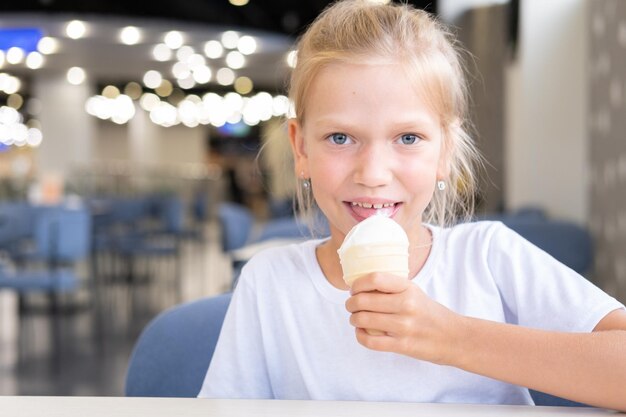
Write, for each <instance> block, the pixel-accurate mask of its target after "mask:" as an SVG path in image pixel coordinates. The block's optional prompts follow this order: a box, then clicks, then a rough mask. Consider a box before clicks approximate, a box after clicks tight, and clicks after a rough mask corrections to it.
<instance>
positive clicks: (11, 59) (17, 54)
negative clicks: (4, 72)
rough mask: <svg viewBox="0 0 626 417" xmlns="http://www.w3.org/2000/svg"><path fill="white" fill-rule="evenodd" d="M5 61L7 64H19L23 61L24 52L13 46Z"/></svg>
mask: <svg viewBox="0 0 626 417" xmlns="http://www.w3.org/2000/svg"><path fill="white" fill-rule="evenodd" d="M6 60H7V62H8V63H9V64H19V63H20V62H22V61H23V60H24V50H23V49H22V48H18V47H17V46H14V47H12V48H9V50H8V51H7V56H6Z"/></svg>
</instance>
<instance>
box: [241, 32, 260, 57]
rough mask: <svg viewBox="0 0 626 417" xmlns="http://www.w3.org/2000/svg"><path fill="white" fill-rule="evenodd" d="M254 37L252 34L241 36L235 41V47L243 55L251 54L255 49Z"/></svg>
mask: <svg viewBox="0 0 626 417" xmlns="http://www.w3.org/2000/svg"><path fill="white" fill-rule="evenodd" d="M256 46H257V45H256V39H254V38H253V37H252V36H242V37H241V38H240V39H239V41H237V49H238V50H239V52H241V53H242V54H244V55H250V54H253V53H254V52H255V51H256Z"/></svg>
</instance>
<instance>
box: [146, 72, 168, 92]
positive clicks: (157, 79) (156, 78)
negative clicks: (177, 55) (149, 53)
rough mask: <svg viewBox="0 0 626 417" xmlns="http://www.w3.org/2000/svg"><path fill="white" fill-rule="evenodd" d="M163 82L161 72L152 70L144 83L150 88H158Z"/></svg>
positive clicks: (147, 74) (147, 73)
mask: <svg viewBox="0 0 626 417" xmlns="http://www.w3.org/2000/svg"><path fill="white" fill-rule="evenodd" d="M162 81H163V77H162V76H161V73H160V72H159V71H155V70H150V71H148V72H146V74H145V75H144V76H143V83H144V85H145V86H146V87H148V88H157V87H158V86H160V85H161V82H162Z"/></svg>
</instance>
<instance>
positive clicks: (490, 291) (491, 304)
mask: <svg viewBox="0 0 626 417" xmlns="http://www.w3.org/2000/svg"><path fill="white" fill-rule="evenodd" d="M429 227H430V228H431V230H432V232H433V246H432V249H431V253H430V255H429V257H428V260H427V261H426V263H425V265H424V267H423V268H422V270H421V271H420V272H419V273H418V274H417V276H415V277H414V278H413V280H412V281H413V282H414V283H415V284H416V285H419V286H420V288H421V289H422V290H424V292H425V293H426V294H427V295H428V296H430V297H431V298H432V299H434V300H435V301H437V302H439V303H441V304H443V305H444V306H446V307H448V308H449V309H451V310H453V311H455V312H457V313H459V314H462V315H465V316H471V317H477V318H482V319H488V320H492V321H497V322H506V323H513V324H519V325H523V326H528V327H534V328H540V329H547V330H560V331H567V332H590V331H591V330H593V328H594V327H595V325H596V324H597V323H598V322H599V321H600V320H601V319H602V318H603V317H604V316H605V315H606V314H607V313H609V312H611V311H613V310H615V309H618V308H624V306H623V305H622V304H620V303H619V302H618V301H617V300H615V299H614V298H612V297H610V296H608V295H607V294H605V293H604V292H602V291H601V290H600V289H598V288H597V287H595V286H594V285H593V284H591V283H590V282H589V281H587V280H586V279H584V278H583V277H581V276H579V275H578V274H576V273H575V272H574V271H572V270H571V269H569V268H567V267H566V266H564V265H562V264H560V263H559V262H557V261H556V260H555V259H554V258H552V257H551V256H550V255H548V254H547V253H545V252H543V251H542V250H541V249H539V248H537V247H535V246H533V245H532V244H530V243H529V242H528V241H526V240H525V239H523V238H522V237H520V236H519V235H518V234H516V233H515V232H514V231H512V230H510V229H508V228H506V227H505V226H504V225H502V223H499V222H478V223H469V224H462V225H458V226H455V227H452V228H445V229H442V228H438V227H433V226H429ZM320 243H321V241H320V240H311V241H308V242H304V243H301V244H294V245H290V246H285V247H280V248H274V249H269V250H266V251H264V252H262V253H260V254H258V255H257V256H255V257H254V258H253V259H251V260H250V261H249V263H248V264H247V265H246V266H245V267H244V269H243V272H242V274H241V277H240V279H239V284H238V286H237V289H236V291H235V293H234V295H233V299H232V302H231V304H230V307H229V310H228V312H227V314H226V318H225V321H224V325H223V328H222V332H221V335H220V338H219V341H218V344H217V347H216V350H215V354H214V356H213V359H212V361H211V365H210V367H209V370H208V372H207V375H206V377H205V380H204V384H203V386H202V390H201V391H200V393H199V396H200V397H212V398H276V399H312V400H365V401H406V402H455V403H492V404H532V399H531V397H530V395H529V393H528V390H527V389H525V388H522V387H518V386H515V385H510V384H507V383H504V382H500V381H497V380H494V379H490V378H486V377H483V376H479V375H476V374H472V373H469V372H466V371H463V370H460V369H457V368H454V367H449V366H441V365H435V364H432V363H429V362H425V361H420V360H416V359H413V358H409V357H406V356H403V355H399V354H395V353H387V352H377V351H372V350H369V349H367V348H365V347H363V346H361V345H360V344H359V343H358V342H357V341H356V338H355V332H354V328H353V327H352V326H351V325H350V323H349V313H348V311H347V310H346V309H345V302H346V300H347V298H348V296H349V292H348V291H342V290H339V289H337V288H335V287H333V286H332V285H331V284H330V283H329V282H328V281H327V280H326V278H325V276H324V275H323V273H322V270H321V269H320V266H319V264H318V263H317V260H316V257H315V248H316V246H318V245H319V244H320Z"/></svg>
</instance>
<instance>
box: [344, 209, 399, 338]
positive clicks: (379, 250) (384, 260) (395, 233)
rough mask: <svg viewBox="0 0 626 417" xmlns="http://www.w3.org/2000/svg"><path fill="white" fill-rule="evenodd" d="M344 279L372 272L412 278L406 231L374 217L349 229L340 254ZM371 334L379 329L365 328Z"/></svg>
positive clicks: (387, 219) (348, 282) (391, 222)
mask: <svg viewBox="0 0 626 417" xmlns="http://www.w3.org/2000/svg"><path fill="white" fill-rule="evenodd" d="M337 253H339V261H340V262H341V268H342V270H343V280H344V281H345V282H346V284H348V286H350V287H352V284H353V283H354V281H356V280H357V279H359V278H360V277H362V276H363V275H366V274H370V273H372V272H387V273H390V274H394V275H398V276H401V277H404V278H407V277H408V276H409V238H408V237H407V235H406V233H405V232H404V229H402V227H401V226H400V225H399V224H398V223H396V222H395V221H393V220H391V219H390V218H389V217H386V216H372V217H368V218H367V219H365V220H363V221H362V222H360V223H359V224H357V225H356V226H354V227H353V228H352V230H350V232H349V233H348V235H347V236H346V238H345V239H344V241H343V243H342V244H341V247H340V248H339V250H338V251H337ZM365 331H367V332H368V333H369V334H371V335H382V334H383V333H382V332H380V331H378V330H372V329H365Z"/></svg>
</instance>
